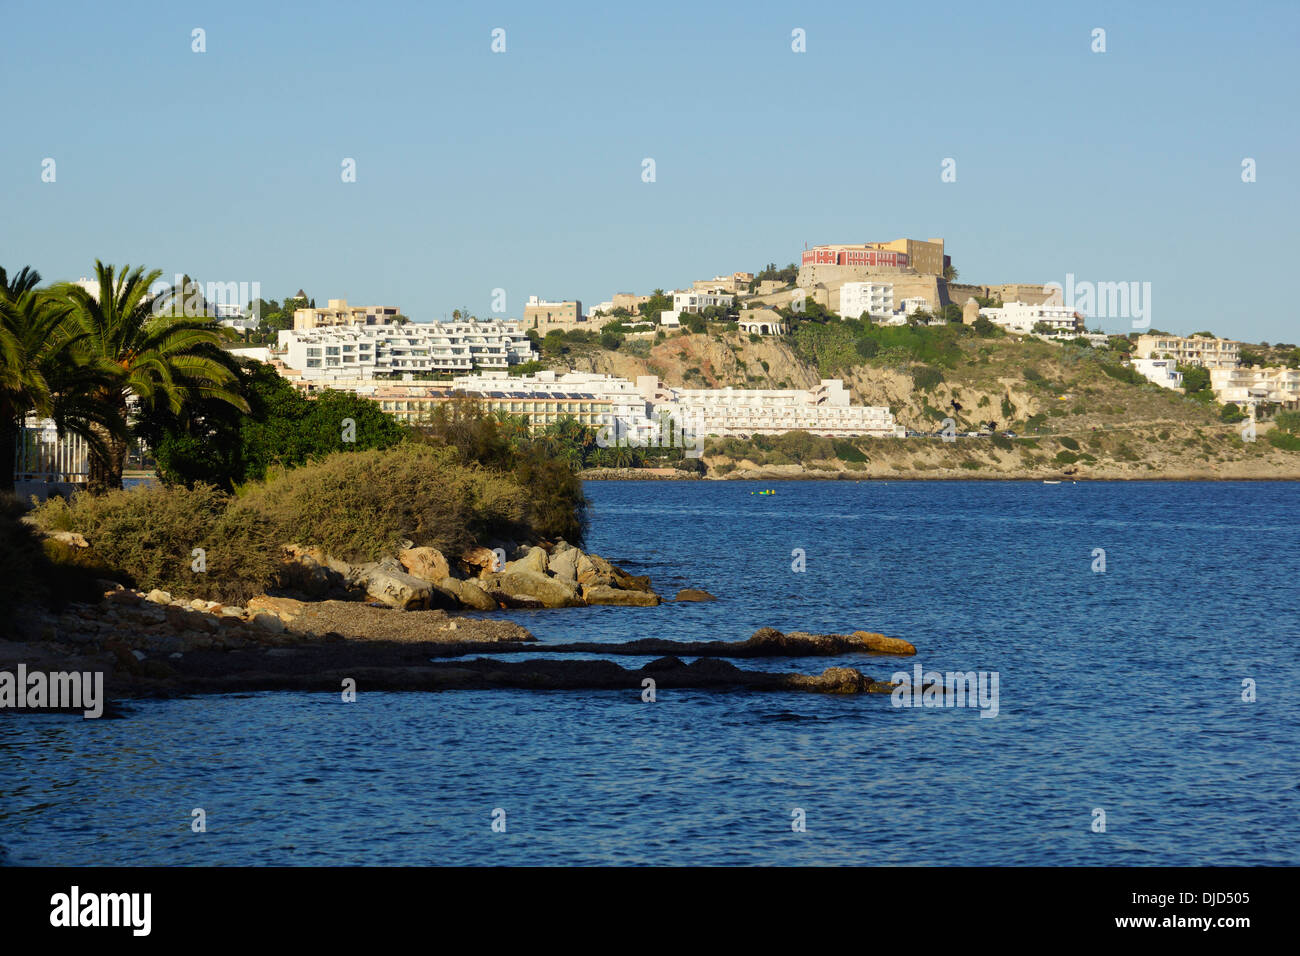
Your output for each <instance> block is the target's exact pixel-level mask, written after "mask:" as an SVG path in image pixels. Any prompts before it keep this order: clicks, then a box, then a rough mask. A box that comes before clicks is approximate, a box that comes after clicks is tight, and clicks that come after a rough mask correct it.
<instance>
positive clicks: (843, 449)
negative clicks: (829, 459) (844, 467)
mask: <svg viewBox="0 0 1300 956" xmlns="http://www.w3.org/2000/svg"><path fill="white" fill-rule="evenodd" d="M833 444H834V448H835V457H836V458H838V459H839V460H840V461H845V462H859V463H861V462H865V461H867V456H866V455H864V454H863V453H862V449H861V448H859V447H858V446H857V445H855V444H853V442H850V441H844V440H843V439H835V440H834V441H833Z"/></svg>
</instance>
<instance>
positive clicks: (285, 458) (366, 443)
mask: <svg viewBox="0 0 1300 956" xmlns="http://www.w3.org/2000/svg"><path fill="white" fill-rule="evenodd" d="M238 375H239V379H238V385H237V389H238V393H239V395H240V397H241V398H243V400H244V401H245V402H246V404H247V407H248V411H247V413H245V412H243V411H241V410H240V409H239V408H237V407H236V406H234V405H232V404H230V403H229V402H226V401H222V400H219V399H204V400H199V401H195V402H192V403H190V404H188V405H186V406H185V407H183V408H182V409H181V410H180V411H173V410H171V409H170V408H169V407H166V406H161V407H154V408H149V409H145V410H144V411H143V412H142V414H141V416H140V421H139V423H138V424H137V427H136V433H137V434H138V435H139V436H140V437H141V438H142V439H143V440H145V441H147V442H148V443H149V445H150V447H151V448H152V449H153V452H154V458H155V460H156V461H157V463H158V477H159V478H160V479H161V480H162V481H163V482H165V483H167V484H183V485H186V486H190V487H192V486H194V485H195V484H196V483H198V482H203V483H205V484H210V485H215V486H217V487H220V488H224V489H227V490H230V489H231V488H233V487H235V486H237V485H240V484H243V483H244V482H246V481H250V480H258V479H261V478H264V477H266V474H267V472H268V471H269V470H270V469H271V468H272V467H274V466H277V465H278V466H286V467H293V466H297V465H302V464H305V463H306V462H308V461H310V460H313V459H317V458H322V457H324V456H325V455H328V454H330V453H332V452H336V451H362V450H367V449H372V448H388V447H391V446H392V445H395V444H397V443H398V442H400V441H401V440H402V439H403V437H404V436H405V434H406V430H405V429H404V428H403V427H402V425H400V424H399V423H398V422H397V421H396V420H395V419H394V418H393V417H392V416H391V415H387V414H385V413H384V412H383V411H382V410H381V409H380V407H379V405H378V404H377V403H375V402H373V401H370V400H369V399H365V398H361V397H360V396H357V395H353V394H351V393H349V392H341V391H333V390H331V391H326V392H323V393H321V395H320V396H319V397H318V398H315V399H308V398H306V397H305V396H303V395H301V394H300V393H299V392H298V391H297V390H296V389H295V388H294V387H293V386H292V385H290V384H289V383H288V382H287V381H285V380H284V379H283V378H282V377H281V376H280V375H279V374H278V373H277V372H276V371H275V369H273V368H272V367H271V366H269V365H265V364H263V363H261V362H250V361H244V362H241V363H240V364H239V366H238ZM345 419H351V421H352V422H353V425H352V427H351V428H349V429H348V437H350V438H352V439H353V440H352V441H344V434H345V432H344V420H345Z"/></svg>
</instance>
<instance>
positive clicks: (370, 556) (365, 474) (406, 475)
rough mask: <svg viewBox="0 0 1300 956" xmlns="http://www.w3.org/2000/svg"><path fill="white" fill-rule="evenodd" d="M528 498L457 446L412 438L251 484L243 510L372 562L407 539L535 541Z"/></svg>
mask: <svg viewBox="0 0 1300 956" xmlns="http://www.w3.org/2000/svg"><path fill="white" fill-rule="evenodd" d="M526 497H527V494H526V492H525V491H524V489H523V487H521V486H520V484H519V483H518V482H516V481H515V480H514V479H513V478H511V477H509V476H507V475H503V474H501V473H499V472H492V471H488V470H486V469H483V468H479V467H475V466H466V465H462V464H459V463H457V462H456V460H455V453H454V452H453V451H452V450H451V449H447V448H437V447H433V446H426V445H414V444H408V445H400V446H398V447H397V448H394V449H390V450H388V451H386V452H353V453H350V454H346V455H333V456H331V457H329V458H327V459H325V460H324V461H321V462H319V463H317V464H311V465H306V466H304V467H302V468H295V469H293V470H292V471H286V472H283V473H281V474H279V475H276V476H274V477H272V478H271V479H269V480H268V481H266V482H265V483H263V484H260V485H257V486H254V487H252V488H250V489H247V490H246V491H245V492H244V493H243V494H242V495H241V497H240V502H239V504H240V509H239V510H240V511H241V513H247V514H250V515H255V516H256V518H257V519H260V520H261V521H263V522H265V524H266V525H267V527H268V529H269V531H270V534H271V536H272V537H273V538H274V539H275V540H277V541H280V542H289V541H297V542H301V543H303V544H313V545H317V546H319V547H321V548H324V549H325V551H326V553H328V554H331V555H334V556H336V557H339V558H343V559H344V560H356V559H364V560H371V561H373V560H376V559H377V558H379V557H381V556H383V555H385V554H391V553H392V552H393V551H395V550H396V548H397V545H398V542H400V541H401V540H402V539H404V538H408V539H410V540H411V541H414V542H415V544H416V545H417V546H419V545H428V546H430V547H434V548H437V549H438V550H440V551H442V552H444V553H449V554H459V553H460V552H461V551H462V550H463V549H465V548H466V547H468V546H470V545H472V544H474V543H475V542H476V541H477V540H478V539H479V538H480V537H501V538H514V539H518V538H521V537H526V536H527V531H528V529H527V527H526V525H527V522H526V514H525V509H524V499H525V498H526Z"/></svg>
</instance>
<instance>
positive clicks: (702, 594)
mask: <svg viewBox="0 0 1300 956" xmlns="http://www.w3.org/2000/svg"><path fill="white" fill-rule="evenodd" d="M675 600H678V601H716V600H717V598H716V597H714V596H713V595H712V594H710V593H709V592H708V591H705V590H702V589H701V588H682V589H681V590H680V591H678V592H677V597H676V598H675Z"/></svg>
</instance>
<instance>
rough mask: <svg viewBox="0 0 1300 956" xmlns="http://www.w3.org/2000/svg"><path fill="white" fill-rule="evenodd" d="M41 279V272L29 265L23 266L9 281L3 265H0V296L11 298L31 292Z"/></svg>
mask: <svg viewBox="0 0 1300 956" xmlns="http://www.w3.org/2000/svg"><path fill="white" fill-rule="evenodd" d="M40 281H41V274H40V273H39V272H37V271H36V270H35V269H33V268H32V267H31V266H23V267H22V269H20V270H19V271H18V274H17V275H15V276H14V277H13V281H10V279H9V275H8V273H6V272H5V270H4V267H2V266H0V298H2V299H9V300H13V299H16V298H18V297H19V296H20V295H22V294H23V293H24V292H31V291H32V290H33V289H35V288H36V287H37V286H38V285H39V284H40Z"/></svg>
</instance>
